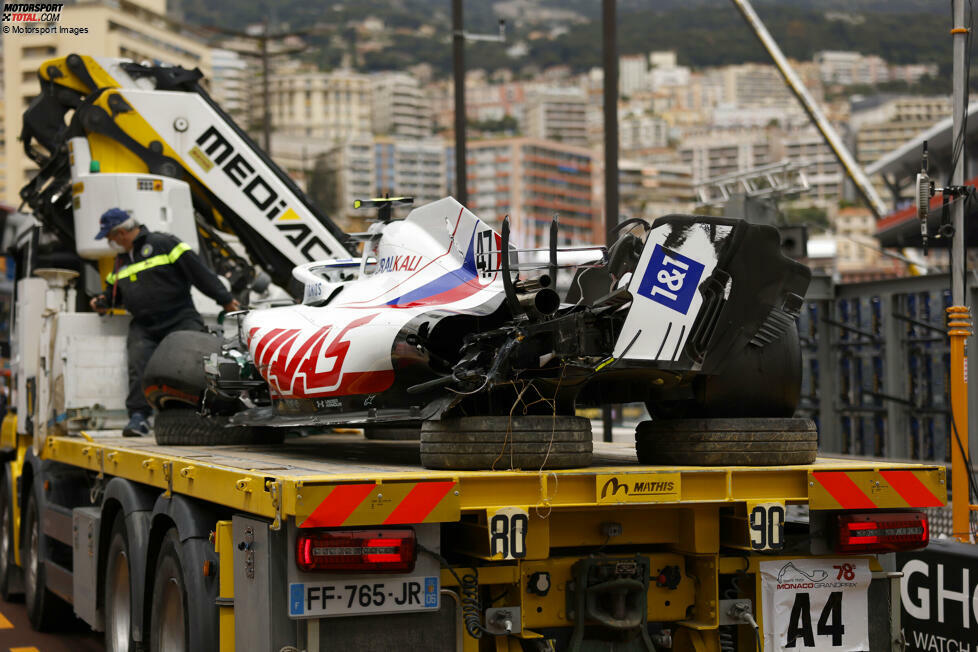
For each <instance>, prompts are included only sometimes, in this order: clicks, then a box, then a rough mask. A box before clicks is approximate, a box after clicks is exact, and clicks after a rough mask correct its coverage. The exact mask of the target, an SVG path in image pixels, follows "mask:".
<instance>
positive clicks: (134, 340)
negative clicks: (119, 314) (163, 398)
mask: <svg viewBox="0 0 978 652" xmlns="http://www.w3.org/2000/svg"><path fill="white" fill-rule="evenodd" d="M202 330H204V320H203V319H201V317H200V315H199V314H198V313H197V311H196V310H181V311H180V312H179V313H177V314H176V315H174V316H173V317H172V318H170V319H167V320H166V324H165V325H162V326H157V325H151V326H147V325H146V324H143V323H140V322H138V321H136V320H135V319H133V320H132V321H131V322H129V336H128V338H127V339H126V353H127V354H128V356H129V395H128V396H127V397H126V410H128V411H129V416H132V414H133V412H142V413H143V415H144V416H149V415H150V414H151V413H152V412H153V410H152V408H150V406H149V403H147V402H146V395H145V394H143V372H144V371H145V370H146V363H148V362H149V359H150V358H151V357H153V352H154V351H156V347H157V346H159V345H160V342H162V341H163V338H164V337H166V336H167V335H169V334H170V333H173V332H175V331H202Z"/></svg>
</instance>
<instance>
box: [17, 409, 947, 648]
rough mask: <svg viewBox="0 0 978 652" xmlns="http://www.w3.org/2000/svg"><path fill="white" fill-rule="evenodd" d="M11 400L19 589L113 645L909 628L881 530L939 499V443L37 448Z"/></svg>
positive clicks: (920, 532)
mask: <svg viewBox="0 0 978 652" xmlns="http://www.w3.org/2000/svg"><path fill="white" fill-rule="evenodd" d="M15 419H16V417H15V416H13V415H10V416H8V417H7V418H6V419H5V421H4V423H3V428H2V437H0V443H2V455H3V458H4V463H3V475H2V484H0V496H2V500H3V502H2V507H0V509H2V510H3V511H2V518H0V528H2V532H0V534H2V545H0V580H2V582H0V584H2V588H3V595H4V597H5V598H7V597H9V596H10V595H12V594H13V593H15V592H16V591H18V590H20V589H23V590H24V591H25V593H26V596H27V607H28V612H29V615H30V618H31V621H32V623H33V624H34V625H35V626H39V627H46V626H52V625H55V624H57V623H58V622H59V620H60V619H62V618H64V617H66V616H67V615H69V614H70V612H71V611H72V610H73V612H74V614H76V615H77V616H78V617H79V618H81V619H83V620H84V621H85V622H87V623H88V624H89V625H90V626H91V627H93V628H94V629H96V630H102V629H104V630H105V632H106V642H107V648H108V649H110V650H111V649H149V650H168V651H169V650H222V651H223V650H263V651H264V650H275V651H280V650H281V651H286V650H340V649H342V650H350V649H356V650H402V649H403V650H414V649H418V650H421V649H424V650H464V651H475V650H499V651H502V650H506V651H513V652H515V651H517V650H565V649H566V650H593V649H608V650H610V649H615V650H651V649H656V650H662V649H673V650H697V651H711V652H712V651H717V652H718V651H721V650H737V651H744V650H760V649H763V650H780V649H801V650H809V649H811V650H829V649H833V650H850V649H851V650H858V649H869V650H873V651H874V652H876V651H877V650H899V649H902V647H901V638H900V628H899V604H900V603H899V579H898V575H899V574H898V573H894V572H892V570H893V569H892V566H891V564H890V561H889V558H890V557H892V555H887V554H885V553H886V552H888V551H892V550H896V549H900V548H901V547H907V546H910V547H912V546H914V545H916V546H920V545H923V544H924V543H926V538H927V532H926V518H925V517H924V516H923V514H922V513H921V510H922V509H924V508H927V507H932V506H939V505H943V504H944V503H945V501H946V481H945V469H944V467H943V466H941V465H932V464H896V463H886V462H882V461H868V462H862V461H851V460H833V459H818V460H817V461H816V462H815V463H814V464H808V465H798V466H785V467H735V466H729V467H726V466H718V467H654V466H641V465H639V464H638V463H637V461H636V459H635V454H634V449H633V447H632V446H631V445H624V444H605V443H597V442H596V443H595V460H594V464H593V465H592V466H591V467H589V468H584V469H573V470H556V471H544V472H541V471H535V470H524V471H493V470H487V471H453V472H447V471H446V472H436V471H431V470H426V469H424V468H422V467H421V466H420V461H419V453H418V443H417V442H416V441H371V440H366V439H364V438H363V437H362V435H360V434H358V433H355V432H351V433H328V434H318V435H313V436H309V437H292V438H289V439H288V440H287V441H286V443H285V444H283V445H279V446H271V447H267V446H266V447H262V446H240V445H238V446H224V447H221V446H216V447H179V448H177V447H165V446H160V445H158V444H156V443H154V442H153V441H152V440H149V439H133V438H123V437H121V436H119V434H118V432H117V431H88V432H84V431H83V432H82V433H80V435H79V436H64V435H52V436H49V437H48V438H47V439H46V440H45V441H44V442H39V444H40V445H39V446H37V447H36V450H35V447H34V446H33V445H32V444H33V442H32V441H31V439H30V437H29V436H25V435H22V434H21V435H18V434H17V432H16V427H15V424H14V423H13V421H14V420H15ZM805 513H807V516H806V514H805ZM772 568H774V569H775V571H777V572H774V571H772V570H771V569H772ZM779 569H780V570H779ZM69 604H70V605H71V607H70V608H69V607H68V605H69ZM755 627H756V629H755ZM786 637H789V638H790V640H789V638H786ZM792 643H793V644H792ZM862 646H865V647H862Z"/></svg>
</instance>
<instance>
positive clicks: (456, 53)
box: [452, 0, 469, 206]
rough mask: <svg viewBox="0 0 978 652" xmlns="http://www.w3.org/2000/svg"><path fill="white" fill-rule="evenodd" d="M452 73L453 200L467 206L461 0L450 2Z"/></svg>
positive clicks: (463, 41)
mask: <svg viewBox="0 0 978 652" xmlns="http://www.w3.org/2000/svg"><path fill="white" fill-rule="evenodd" d="M452 72H453V74H454V75H455V199H457V200H458V202H459V203H460V204H462V206H468V204H469V192H468V183H467V180H468V172H467V171H466V169H465V21H464V20H463V19H462V0H452Z"/></svg>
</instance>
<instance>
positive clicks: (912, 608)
mask: <svg viewBox="0 0 978 652" xmlns="http://www.w3.org/2000/svg"><path fill="white" fill-rule="evenodd" d="M897 568H898V570H901V571H902V572H903V577H902V578H901V580H900V599H901V602H902V603H903V633H904V637H905V638H906V641H907V650H909V651H914V650H920V651H924V650H927V651H929V650H941V651H943V652H978V546H974V545H969V544H964V543H957V542H951V541H932V542H931V543H930V545H929V546H928V547H927V548H925V549H924V550H918V551H915V552H905V553H897Z"/></svg>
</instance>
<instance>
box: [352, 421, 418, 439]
mask: <svg viewBox="0 0 978 652" xmlns="http://www.w3.org/2000/svg"><path fill="white" fill-rule="evenodd" d="M363 436H364V438H365V439H371V440H374V441H412V440H413V441H417V440H419V439H421V424H420V423H405V424H398V423H395V424H385V425H380V424H377V425H369V426H364V427H363Z"/></svg>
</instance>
